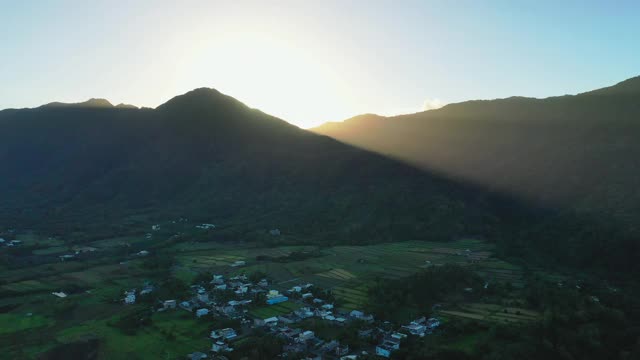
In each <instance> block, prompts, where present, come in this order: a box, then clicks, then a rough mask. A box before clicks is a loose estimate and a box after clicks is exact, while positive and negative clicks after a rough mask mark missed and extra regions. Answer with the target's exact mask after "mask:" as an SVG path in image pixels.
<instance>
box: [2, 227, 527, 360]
mask: <svg viewBox="0 0 640 360" xmlns="http://www.w3.org/2000/svg"><path fill="white" fill-rule="evenodd" d="M138 240H139V239H138V238H135V239H134V238H111V239H105V240H98V241H94V242H92V243H91V246H92V247H95V248H97V249H99V250H105V249H106V248H108V247H120V246H122V244H127V243H128V244H132V243H135V242H136V241H138ZM25 241H32V242H36V241H37V242H38V244H41V245H43V246H42V247H39V248H37V249H36V250H35V251H37V254H36V255H38V254H39V255H43V256H55V254H57V253H58V252H61V251H62V250H68V247H65V246H64V244H63V243H61V242H60V240H57V239H37V238H35V237H29V238H25ZM193 245H194V246H195V247H190V246H189V243H186V244H185V243H181V244H175V245H171V246H172V247H171V248H170V249H171V250H173V253H174V254H175V257H174V260H175V265H174V266H173V267H171V268H167V269H165V270H167V271H168V272H169V273H170V274H172V276H173V277H174V278H177V279H180V280H182V281H183V282H184V283H185V284H191V283H192V281H193V280H194V279H195V278H196V277H198V275H200V274H202V273H208V274H216V273H217V274H224V275H225V276H227V277H230V276H234V275H238V274H243V273H244V274H247V275H248V274H252V273H253V272H256V271H260V272H262V273H264V274H266V276H267V278H268V280H269V282H270V284H271V285H270V288H272V289H276V290H280V291H285V290H287V289H290V288H291V287H292V286H295V285H301V284H306V283H312V284H314V285H316V286H317V287H320V288H323V289H326V290H330V291H331V292H332V294H333V295H334V296H335V298H336V302H337V303H336V305H337V306H338V308H339V309H340V310H343V311H351V310H364V309H365V306H366V305H367V300H368V293H369V287H371V286H373V284H374V282H375V281H376V279H399V278H403V277H407V276H411V275H412V274H415V273H418V272H421V271H423V270H424V269H425V268H428V267H430V266H439V265H443V264H460V265H462V266H467V267H469V268H470V269H473V270H474V271H476V272H477V273H479V274H480V275H482V276H483V277H484V278H485V279H486V280H487V281H488V282H489V283H492V282H502V281H508V282H511V283H512V284H514V285H518V284H520V283H521V282H522V270H521V269H520V268H519V267H517V266H514V265H512V264H509V263H507V262H504V261H501V260H499V259H496V258H493V257H492V255H491V254H492V245H491V244H488V243H485V242H482V241H477V240H471V239H466V240H459V241H453V242H449V243H430V242H420V241H407V242H401V243H385V244H377V245H367V246H332V247H322V248H319V247H317V246H281V247H268V248H260V247H253V248H251V247H249V248H246V247H245V248H238V247H236V246H232V245H230V244H223V243H214V242H211V243H196V244H193ZM149 250H150V251H154V249H153V248H150V249H149ZM101 253H102V252H97V253H96V254H95V255H98V256H97V257H96V258H91V259H88V260H80V261H65V262H60V261H58V260H57V258H56V259H54V261H52V262H49V263H45V264H36V265H34V266H27V267H23V268H7V269H6V270H3V271H2V272H0V281H1V284H2V285H1V286H0V291H2V292H3V297H2V298H1V299H0V306H2V307H3V309H5V311H6V313H4V314H1V315H0V326H1V328H0V341H3V338H4V341H5V342H4V343H2V342H0V344H2V345H3V346H9V343H8V342H6V341H7V339H8V337H10V336H16V335H15V334H21V333H22V332H27V331H29V332H33V333H34V334H36V336H35V337H34V338H33V339H34V340H33V341H29V342H25V344H23V345H24V346H23V347H22V348H15V349H14V348H13V347H11V349H9V350H10V351H18V352H20V351H23V352H20V354H22V357H24V358H37V355H38V354H39V353H42V351H45V350H47V349H48V348H51V347H53V346H55V343H53V342H48V343H43V344H40V343H39V342H38V341H37V339H41V338H48V339H56V341H58V342H59V343H69V342H74V341H78V340H82V339H85V338H87V337H89V338H91V337H92V336H95V337H99V338H100V339H102V343H101V345H100V349H99V351H100V358H110V359H111V358H113V357H112V356H111V355H112V354H114V353H119V354H126V355H123V356H125V357H126V356H127V355H131V356H133V355H134V354H141V353H144V354H145V355H144V356H145V357H144V358H182V357H184V355H185V354H188V353H189V352H192V351H202V350H206V349H208V348H209V346H210V340H209V339H207V333H208V332H209V331H210V330H211V329H212V328H213V327H212V324H210V323H207V322H206V321H204V320H198V319H195V318H194V316H193V314H191V313H188V312H185V311H172V312H163V313H156V314H154V315H153V323H152V325H151V326H148V327H145V328H143V329H142V330H140V331H139V332H138V333H137V334H136V336H129V335H125V334H124V333H122V332H121V331H120V330H119V329H117V328H114V327H113V326H110V325H109V323H111V322H113V320H114V319H115V318H117V316H118V315H119V314H121V313H122V311H123V305H122V304H121V303H119V302H118V301H117V299H118V298H121V296H122V291H123V289H127V288H134V287H139V286H141V283H142V282H143V281H145V280H151V281H152V282H155V281H162V279H161V278H153V275H154V274H157V269H147V268H145V266H144V264H145V262H146V260H145V259H144V258H139V257H133V256H131V255H129V257H128V258H127V257H125V258H124V261H123V259H122V258H120V259H119V260H116V261H114V260H113V259H110V258H109V257H106V258H100V257H99V255H100V254H101ZM104 253H106V251H105V252H104ZM292 254H294V255H292ZM305 254H307V255H305ZM123 256H126V255H123ZM298 256H300V258H297V257H298ZM239 260H242V261H245V262H246V265H245V266H242V267H232V266H230V265H231V264H233V263H234V262H235V261H239ZM165 274H166V273H165ZM74 287H75V288H77V290H78V291H76V292H73V293H69V296H68V297H67V298H65V299H59V298H57V297H55V296H53V295H52V294H51V292H52V291H61V290H63V289H66V288H74ZM114 300H115V301H114ZM300 306H302V305H301V304H300V303H299V302H294V301H288V302H284V303H280V304H276V305H271V306H266V305H264V306H259V307H254V308H251V309H250V315H251V316H253V317H257V318H263V319H264V318H268V317H272V316H278V315H283V314H287V313H290V312H292V311H293V310H296V309H297V308H299V307H300ZM505 310H506V312H505ZM26 314H31V315H30V316H27V315H26ZM441 316H443V317H458V318H468V319H476V320H478V321H487V322H525V321H534V320H536V319H538V318H539V314H537V313H534V312H530V311H527V310H525V309H518V308H506V309H505V307H503V306H499V305H487V304H470V303H469V304H463V305H462V306H458V307H455V308H446V304H445V308H444V309H443V310H441ZM118 344H122V345H118ZM119 346H120V347H121V348H120V347H119ZM131 356H129V357H131Z"/></svg>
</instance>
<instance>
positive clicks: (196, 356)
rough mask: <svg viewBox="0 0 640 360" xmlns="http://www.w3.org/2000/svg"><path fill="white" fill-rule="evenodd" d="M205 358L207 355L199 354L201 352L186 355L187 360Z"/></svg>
mask: <svg viewBox="0 0 640 360" xmlns="http://www.w3.org/2000/svg"><path fill="white" fill-rule="evenodd" d="M206 358H207V354H205V353H201V352H194V353H191V354H189V355H187V359H190V360H202V359H206Z"/></svg>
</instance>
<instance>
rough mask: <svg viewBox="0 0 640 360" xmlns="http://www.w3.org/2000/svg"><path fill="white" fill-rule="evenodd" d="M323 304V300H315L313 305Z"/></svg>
mask: <svg viewBox="0 0 640 360" xmlns="http://www.w3.org/2000/svg"><path fill="white" fill-rule="evenodd" d="M323 302H324V300H322V299H318V298H315V299H313V303H314V304H322V303H323Z"/></svg>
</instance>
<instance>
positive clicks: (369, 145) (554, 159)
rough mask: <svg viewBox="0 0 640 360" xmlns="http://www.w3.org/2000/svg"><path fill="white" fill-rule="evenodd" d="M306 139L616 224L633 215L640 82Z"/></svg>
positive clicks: (357, 120)
mask: <svg viewBox="0 0 640 360" xmlns="http://www.w3.org/2000/svg"><path fill="white" fill-rule="evenodd" d="M313 131H315V132H316V133H319V134H324V135H328V136H331V137H333V138H335V139H338V140H340V141H343V142H345V143H348V144H352V145H355V146H358V147H362V148H364V149H368V150H372V151H376V152H379V153H382V154H385V155H388V156H391V157H394V158H397V159H401V160H403V161H407V162H409V163H411V164H414V165H417V166H419V167H421V168H424V169H429V170H431V171H437V172H441V173H443V174H447V175H450V176H454V177H458V178H460V179H464V180H467V181H472V182H475V183H478V184H482V185H483V186H487V187H491V188H494V189H497V190H501V191H508V192H511V193H513V194H515V195H518V196H523V197H525V198H527V199H529V200H534V201H537V202H541V203H545V204H554V205H558V204H561V205H568V206H573V207H578V208H584V209H590V208H594V209H595V208H598V209H601V210H606V211H609V212H620V214H618V215H620V216H621V217H625V216H628V215H629V212H631V211H632V210H633V211H634V212H635V211H636V210H639V209H638V207H637V204H638V200H640V192H638V190H637V189H638V185H639V183H638V179H639V178H640V177H639V176H638V175H640V160H639V159H640V142H638V141H637V139H638V136H639V135H640V77H636V78H633V79H629V80H627V81H624V82H621V83H619V84H617V85H615V86H612V87H608V88H604V89H600V90H596V91H592V92H587V93H583V94H579V95H575V96H560V97H552V98H547V99H532V98H522V97H512V98H508V99H500V100H490V101H468V102H464V103H459V104H451V105H448V106H445V107H443V108H441V109H438V110H430V111H425V112H421V113H417V114H412V115H402V116H396V117H389V118H386V117H382V116H377V115H363V116H357V117H354V118H352V119H348V120H346V121H344V122H340V123H327V124H324V125H322V126H320V127H318V128H316V129H313ZM639 214H640V213H639Z"/></svg>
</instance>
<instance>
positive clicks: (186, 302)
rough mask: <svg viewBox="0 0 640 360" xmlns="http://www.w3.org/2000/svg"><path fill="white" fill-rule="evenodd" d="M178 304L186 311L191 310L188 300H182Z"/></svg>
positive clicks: (191, 305)
mask: <svg viewBox="0 0 640 360" xmlns="http://www.w3.org/2000/svg"><path fill="white" fill-rule="evenodd" d="M179 306H180V307H181V308H182V309H185V310H187V311H193V304H192V303H191V302H190V301H183V302H181V303H180V305H179Z"/></svg>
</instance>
